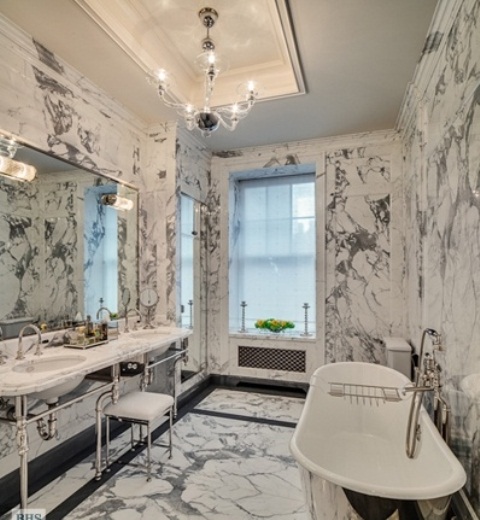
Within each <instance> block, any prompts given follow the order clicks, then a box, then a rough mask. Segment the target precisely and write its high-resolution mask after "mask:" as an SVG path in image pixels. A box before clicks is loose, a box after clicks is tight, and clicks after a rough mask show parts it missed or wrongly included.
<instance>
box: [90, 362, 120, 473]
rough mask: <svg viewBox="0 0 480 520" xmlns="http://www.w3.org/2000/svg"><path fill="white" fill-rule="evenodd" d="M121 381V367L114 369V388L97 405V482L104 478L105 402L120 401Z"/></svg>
mask: <svg viewBox="0 0 480 520" xmlns="http://www.w3.org/2000/svg"><path fill="white" fill-rule="evenodd" d="M119 381H120V365H118V364H117V365H115V366H114V367H113V383H112V388H111V390H109V391H108V392H104V393H102V394H100V396H99V398H98V399H97V403H96V405H95V421H96V435H97V448H96V451H95V480H100V478H101V477H102V415H103V401H104V400H105V399H106V398H107V397H109V398H110V399H111V400H112V401H113V402H114V403H116V402H117V401H118V394H119V391H118V384H119Z"/></svg>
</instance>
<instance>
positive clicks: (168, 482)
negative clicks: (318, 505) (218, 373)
mask: <svg viewBox="0 0 480 520" xmlns="http://www.w3.org/2000/svg"><path fill="white" fill-rule="evenodd" d="M303 404H304V400H303V399H302V398H299V397H285V396H278V395H268V394H263V393H256V392H250V391H249V392H247V391H240V390H232V389H223V388H218V389H215V390H213V392H211V393H210V394H209V395H207V396H206V397H205V398H204V399H203V400H202V401H201V402H199V403H198V404H197V405H196V406H195V407H194V408H192V409H190V410H189V411H188V413H186V414H185V415H183V416H181V415H180V417H181V418H180V419H179V420H178V421H177V422H176V424H175V425H174V438H173V443H174V450H173V457H172V458H171V459H169V458H168V454H167V453H166V450H165V449H164V448H161V447H154V449H153V450H152V459H153V460H154V461H155V463H154V467H153V478H152V480H151V482H147V480H146V477H145V474H144V471H143V469H142V468H138V467H134V466H132V465H130V464H129V465H125V464H122V459H125V457H127V458H133V460H132V462H133V463H137V464H138V463H142V462H143V461H144V456H145V453H144V452H143V451H141V452H138V453H136V454H131V455H129V453H131V452H127V454H126V455H125V456H123V455H122V452H125V449H126V448H127V444H128V441H127V442H126V439H125V437H126V436H127V435H126V434H124V435H123V436H121V437H119V438H117V439H116V440H115V441H114V443H113V448H114V460H116V459H118V460H117V462H115V463H114V465H113V467H112V472H111V474H109V475H105V477H104V478H102V480H101V481H100V482H96V481H95V480H94V479H93V469H92V463H93V457H91V458H89V459H86V460H85V461H83V462H82V463H81V464H78V465H76V466H75V467H74V468H72V469H71V470H69V471H68V472H66V473H65V474H64V475H62V476H61V477H59V478H58V479H56V480H55V481H53V482H51V483H50V484H49V485H47V486H45V487H44V488H43V489H42V490H40V491H39V492H38V493H37V494H36V495H34V496H33V497H32V498H31V501H30V505H29V507H31V508H45V509H47V517H48V519H49V520H54V519H69V520H74V519H86V520H88V519H98V518H102V519H112V520H123V519H125V520H127V519H128V520H143V519H145V520H147V519H152V518H155V519H157V520H184V519H189V520H204V519H206V520H227V519H228V520H244V519H245V520H247V519H248V520H257V519H258V520H260V519H262V520H270V519H274V520H275V519H278V520H281V519H285V520H286V519H288V520H306V513H305V508H304V500H303V494H302V491H301V488H300V478H299V473H298V471H297V468H296V465H295V463H294V460H293V458H292V456H291V455H290V452H289V449H288V443H289V441H290V438H291V436H292V434H293V428H294V427H295V424H296V422H297V421H298V418H299V417H300V413H301V410H302V407H303ZM167 436H168V434H167V433H163V434H162V436H161V437H160V438H159V439H157V440H156V442H157V443H159V442H160V443H162V442H166V439H167ZM128 438H129V437H128ZM5 518H9V516H8V517H7V516H5Z"/></svg>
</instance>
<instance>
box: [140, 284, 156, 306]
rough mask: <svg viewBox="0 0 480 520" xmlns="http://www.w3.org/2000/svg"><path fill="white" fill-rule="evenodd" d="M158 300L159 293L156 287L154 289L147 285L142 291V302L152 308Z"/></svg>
mask: <svg viewBox="0 0 480 520" xmlns="http://www.w3.org/2000/svg"><path fill="white" fill-rule="evenodd" d="M157 302H158V294H157V291H155V289H152V288H151V287H146V288H145V289H143V290H142V292H141V293H140V303H141V304H142V305H143V306H144V307H147V309H148V308H150V307H154V306H155V305H156V304H157Z"/></svg>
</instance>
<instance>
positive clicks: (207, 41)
mask: <svg viewBox="0 0 480 520" xmlns="http://www.w3.org/2000/svg"><path fill="white" fill-rule="evenodd" d="M198 15H199V17H200V20H201V21H202V24H203V26H204V27H205V28H206V30H207V36H206V37H205V38H204V39H203V40H202V49H203V52H202V53H201V54H200V55H199V56H198V57H197V59H196V60H195V63H196V65H197V66H198V67H199V68H200V70H201V71H202V73H203V82H204V100H203V106H202V107H195V106H194V105H192V104H189V103H181V102H180V101H179V100H178V98H177V97H176V96H175V94H173V93H172V91H171V81H170V77H169V74H168V72H167V71H166V70H164V69H161V70H159V71H158V72H157V74H155V75H153V76H150V77H149V78H148V79H149V81H150V83H152V84H153V85H155V86H156V88H157V92H158V95H159V96H160V98H161V99H162V101H163V102H164V103H165V105H166V106H167V107H169V108H173V109H175V110H176V111H177V113H178V114H179V115H180V116H181V117H183V118H184V120H185V123H186V126H187V128H188V129H189V130H194V129H197V130H199V131H200V132H201V134H202V135H203V136H204V137H208V136H210V135H211V134H212V133H213V132H214V131H215V130H217V129H218V128H219V127H220V126H223V127H224V128H227V129H228V130H231V131H233V130H235V128H236V126H237V124H238V122H239V121H240V120H241V119H243V118H244V117H246V116H247V115H248V113H249V112H250V110H251V109H252V107H253V105H254V104H255V101H256V100H257V98H258V86H257V85H256V84H255V82H254V81H248V82H246V83H243V84H242V85H240V86H239V87H238V89H237V93H238V98H239V99H238V100H237V101H236V102H234V103H233V104H231V105H228V106H220V107H212V95H213V90H214V88H215V81H216V79H217V77H218V75H219V74H220V72H221V70H222V64H221V60H220V58H219V56H218V54H217V53H216V51H215V44H214V42H213V40H212V39H211V38H210V29H211V28H212V27H213V26H214V25H215V22H216V21H217V19H218V13H217V12H216V11H215V9H212V8H210V7H204V8H203V9H201V10H200V11H199V13H198Z"/></svg>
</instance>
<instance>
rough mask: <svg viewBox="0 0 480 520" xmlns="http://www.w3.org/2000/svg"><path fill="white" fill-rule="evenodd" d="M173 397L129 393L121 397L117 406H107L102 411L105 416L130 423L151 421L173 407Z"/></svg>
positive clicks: (152, 393) (149, 393)
mask: <svg viewBox="0 0 480 520" xmlns="http://www.w3.org/2000/svg"><path fill="white" fill-rule="evenodd" d="M173 403H174V401H173V397H172V396H171V395H167V394H156V393H154V392H129V393H128V394H125V395H122V396H121V397H120V398H119V400H118V402H117V404H113V403H110V404H107V406H105V408H104V409H103V413H104V414H105V415H109V416H113V417H122V418H123V419H131V420H132V421H135V420H137V421H147V422H150V421H153V420H154V419H156V418H157V417H161V416H162V415H165V414H166V413H167V412H168V411H169V410H170V408H171V407H172V406H173Z"/></svg>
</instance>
